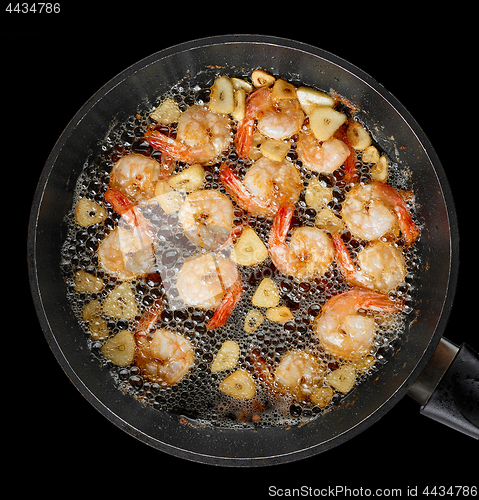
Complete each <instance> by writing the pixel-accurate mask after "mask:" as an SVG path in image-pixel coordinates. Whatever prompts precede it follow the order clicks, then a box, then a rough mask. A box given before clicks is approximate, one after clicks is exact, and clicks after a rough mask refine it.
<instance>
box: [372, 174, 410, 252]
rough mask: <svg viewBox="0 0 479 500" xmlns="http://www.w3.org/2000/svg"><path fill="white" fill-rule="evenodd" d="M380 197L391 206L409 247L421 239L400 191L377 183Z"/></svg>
mask: <svg viewBox="0 0 479 500" xmlns="http://www.w3.org/2000/svg"><path fill="white" fill-rule="evenodd" d="M375 189H376V190H377V192H378V193H379V195H380V196H381V197H382V198H383V199H384V200H385V201H386V202H387V203H389V204H390V205H391V207H392V208H393V210H394V213H395V214H396V216H397V218H398V223H399V228H400V229H401V232H402V234H403V237H404V240H405V242H406V244H407V245H412V244H413V243H414V242H415V241H416V239H417V238H418V237H419V234H420V232H419V228H418V227H417V225H416V223H415V222H414V221H413V219H412V215H411V212H410V211H409V208H408V206H407V204H406V202H405V201H404V199H403V198H402V197H401V195H400V194H399V191H398V190H397V189H395V188H393V187H392V186H389V185H388V184H384V183H383V182H375Z"/></svg>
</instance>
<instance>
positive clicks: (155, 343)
mask: <svg viewBox="0 0 479 500" xmlns="http://www.w3.org/2000/svg"><path fill="white" fill-rule="evenodd" d="M163 309H164V307H163V304H162V303H161V302H159V303H155V304H153V305H152V306H151V308H150V309H148V310H147V311H145V313H144V314H143V316H142V317H141V318H140V321H139V322H138V325H137V328H136V331H135V342H136V347H137V349H136V356H135V365H136V366H138V368H140V369H141V371H142V373H143V375H144V376H145V377H146V378H148V379H149V380H151V381H152V382H156V383H163V384H167V385H175V384H177V383H178V382H180V380H181V379H182V378H183V377H184V376H185V375H186V374H187V373H188V371H189V370H190V368H191V367H192V365H193V362H194V359H195V350H194V348H193V345H192V344H191V342H190V341H189V340H188V339H187V338H186V337H185V336H183V335H180V334H179V333H176V332H173V331H171V330H168V329H166V328H161V329H158V330H154V326H155V323H156V322H157V321H158V319H159V317H160V315H161V313H162V312H163Z"/></svg>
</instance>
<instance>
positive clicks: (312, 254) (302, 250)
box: [268, 203, 334, 279]
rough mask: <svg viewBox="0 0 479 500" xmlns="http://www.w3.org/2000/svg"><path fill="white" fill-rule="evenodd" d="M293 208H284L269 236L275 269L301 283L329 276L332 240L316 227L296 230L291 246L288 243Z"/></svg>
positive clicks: (280, 211) (280, 210)
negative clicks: (305, 280)
mask: <svg viewBox="0 0 479 500" xmlns="http://www.w3.org/2000/svg"><path fill="white" fill-rule="evenodd" d="M293 214H294V205H293V204H291V203H288V204H285V205H283V206H281V208H280V209H279V210H278V212H277V214H276V216H275V218H274V221H273V226H272V228H271V233H270V236H269V242H268V245H269V248H268V252H269V255H270V257H271V260H272V261H273V263H274V265H275V266H276V268H277V269H278V270H279V271H281V272H282V273H283V274H286V275H288V276H293V277H295V278H298V279H311V278H314V277H315V276H321V275H322V274H324V273H325V272H326V270H327V269H328V267H329V266H330V265H331V263H332V262H333V259H334V247H333V244H332V243H331V240H330V238H329V236H328V235H327V234H326V233H325V232H324V231H322V230H321V229H318V228H316V227H308V226H303V227H299V228H295V229H294V230H293V233H292V235H291V239H290V242H289V244H287V242H286V239H287V235H288V231H289V229H290V227H291V221H292V218H293Z"/></svg>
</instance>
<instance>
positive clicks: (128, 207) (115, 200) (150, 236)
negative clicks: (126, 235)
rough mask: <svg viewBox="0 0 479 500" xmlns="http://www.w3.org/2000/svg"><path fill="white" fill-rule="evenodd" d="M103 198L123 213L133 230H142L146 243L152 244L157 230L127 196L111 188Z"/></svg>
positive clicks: (119, 212)
mask: <svg viewBox="0 0 479 500" xmlns="http://www.w3.org/2000/svg"><path fill="white" fill-rule="evenodd" d="M103 198H104V199H105V201H107V202H108V203H109V204H110V205H111V206H112V207H113V210H114V211H115V212H116V213H117V214H119V215H121V217H122V219H123V220H124V221H125V222H126V223H127V224H128V225H129V226H130V227H131V228H132V229H133V230H139V231H140V234H141V239H142V241H143V243H144V244H145V245H151V242H152V241H153V240H154V238H155V231H154V230H153V228H152V227H151V226H150V224H149V222H148V221H147V220H146V219H145V217H144V216H143V214H142V213H141V212H140V211H139V210H137V208H136V205H135V204H134V203H133V202H132V201H131V200H130V199H129V198H128V197H127V196H125V195H124V194H123V193H122V192H120V191H118V190H117V189H111V188H110V189H107V190H106V192H105V194H104V195H103Z"/></svg>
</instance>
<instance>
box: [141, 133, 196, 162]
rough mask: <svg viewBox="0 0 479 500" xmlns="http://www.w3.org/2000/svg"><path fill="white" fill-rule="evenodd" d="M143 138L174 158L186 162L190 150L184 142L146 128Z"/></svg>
mask: <svg viewBox="0 0 479 500" xmlns="http://www.w3.org/2000/svg"><path fill="white" fill-rule="evenodd" d="M144 138H145V139H146V140H147V141H148V142H149V143H150V145H151V146H152V147H153V148H155V149H157V150H158V151H161V152H162V153H165V154H166V155H167V156H170V157H171V158H174V159H175V160H179V161H184V162H186V163H188V160H189V156H190V150H189V148H188V147H187V146H185V145H184V144H181V143H180V142H178V141H176V140H175V139H172V138H171V137H168V136H167V135H165V134H162V133H161V132H158V130H154V129H150V130H147V131H146V133H145V135H144Z"/></svg>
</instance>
